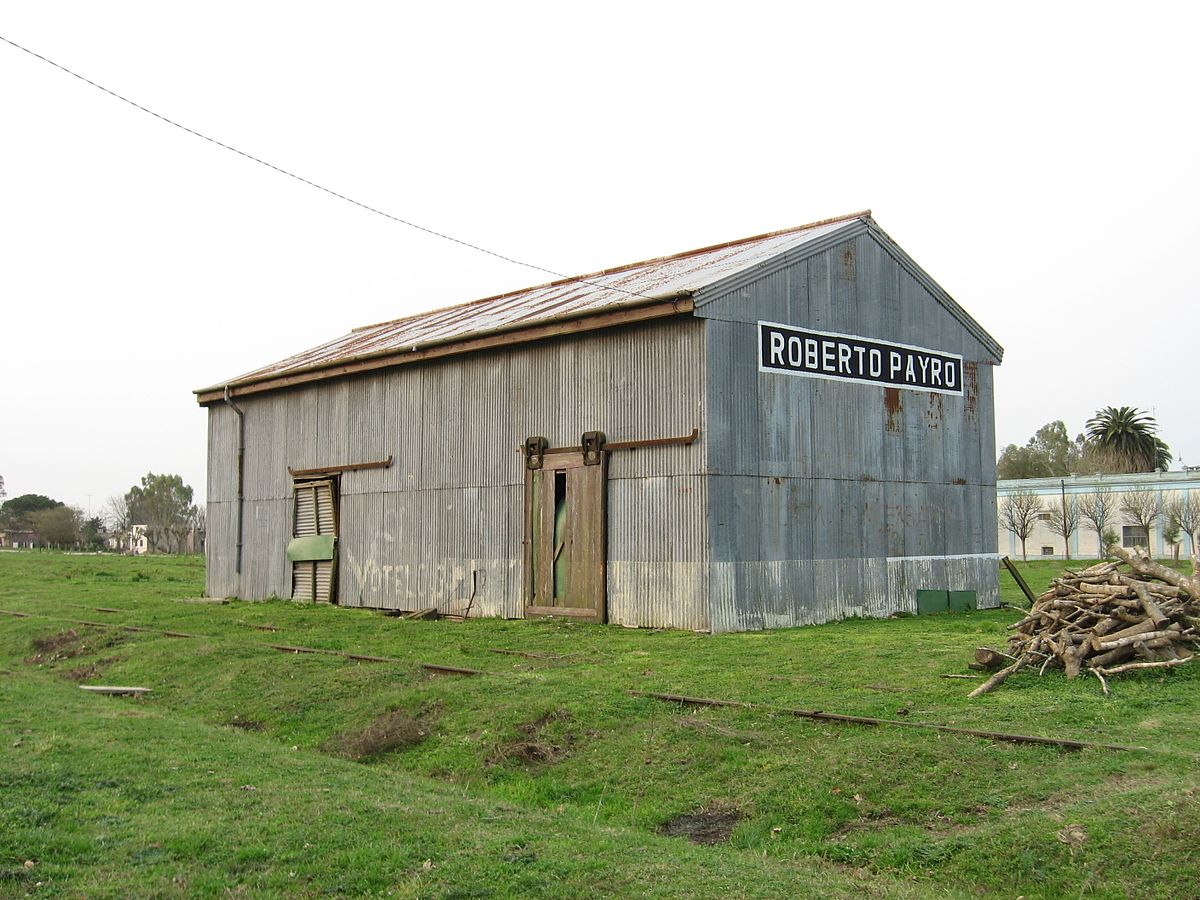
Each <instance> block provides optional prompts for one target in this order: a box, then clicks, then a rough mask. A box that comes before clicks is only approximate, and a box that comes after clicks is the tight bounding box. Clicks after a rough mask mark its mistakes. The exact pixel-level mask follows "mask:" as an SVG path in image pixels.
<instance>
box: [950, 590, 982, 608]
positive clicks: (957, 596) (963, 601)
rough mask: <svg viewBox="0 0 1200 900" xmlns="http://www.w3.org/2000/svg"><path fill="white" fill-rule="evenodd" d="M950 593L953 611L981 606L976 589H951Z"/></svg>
mask: <svg viewBox="0 0 1200 900" xmlns="http://www.w3.org/2000/svg"><path fill="white" fill-rule="evenodd" d="M949 593H950V611H951V612H966V611H967V610H968V609H978V608H979V602H978V600H977V598H976V594H975V591H950V592H949Z"/></svg>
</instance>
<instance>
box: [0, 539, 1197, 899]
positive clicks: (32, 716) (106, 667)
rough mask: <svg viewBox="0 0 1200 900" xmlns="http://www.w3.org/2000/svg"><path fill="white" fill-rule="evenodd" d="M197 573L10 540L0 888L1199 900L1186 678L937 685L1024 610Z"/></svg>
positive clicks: (0, 634) (0, 700) (4, 574)
mask: <svg viewBox="0 0 1200 900" xmlns="http://www.w3.org/2000/svg"><path fill="white" fill-rule="evenodd" d="M1061 565H1062V564H1061V563H1058V564H1055V563H1044V562H1035V563H1030V564H1028V565H1026V566H1024V567H1023V571H1024V572H1025V575H1026V578H1027V580H1028V581H1029V582H1030V583H1031V585H1032V586H1033V587H1034V588H1035V589H1040V588H1041V587H1043V586H1044V585H1045V584H1046V583H1047V582H1048V581H1049V579H1050V578H1051V577H1052V576H1053V575H1054V574H1055V573H1056V572H1057V571H1058V570H1059V567H1060V566H1061ZM1002 584H1003V586H1004V591H1005V595H1006V597H1007V598H1011V599H1013V600H1015V599H1016V598H1017V597H1018V596H1019V594H1018V592H1017V591H1016V588H1015V585H1013V584H1012V583H1011V581H1010V580H1009V579H1008V577H1007V575H1005V576H1003V578H1002ZM202 585H203V564H202V561H201V560H199V559H195V558H149V559H146V558H143V559H132V558H121V557H107V556H67V555H61V554H48V553H0V609H3V610H7V611H9V612H20V613H27V614H28V615H27V617H25V618H17V617H12V616H7V615H0V674H2V678H0V895H4V896H23V895H26V894H30V895H34V896H41V895H67V896H114V897H115V896H129V895H136V896H148V895H153V896H159V895H162V896H173V895H207V894H220V893H225V892H231V893H234V894H246V895H254V896H264V895H267V896H269V895H272V894H279V895H305V896H307V895H314V896H315V895H324V896H328V895H334V896H340V895H359V894H378V895H385V896H386V895H392V896H411V897H417V896H419V897H507V896H533V895H538V896H564V897H566V896H579V895H584V894H593V895H607V896H611V895H624V896H642V895H648V896H662V897H668V896H669V897H681V896H682V897H687V896H693V897H712V896H722V897H730V896H732V897H742V896H747V897H759V896H761V897H771V896H843V895H845V896H848V895H858V894H864V893H865V894H868V895H873V896H886V897H892V896H918V897H925V896H976V895H980V894H983V895H992V894H994V895H997V896H1004V897H1016V896H1018V895H1024V896H1026V897H1059V896H1072V897H1074V896H1098V897H1108V896H1111V897H1125V896H1138V897H1145V896H1159V897H1172V898H1174V897H1189V896H1197V895H1198V894H1200V888H1198V885H1200V854H1198V853H1197V852H1196V847H1197V845H1198V844H1200V695H1198V689H1200V665H1197V666H1196V667H1195V668H1193V667H1190V666H1185V667H1183V668H1182V669H1177V670H1170V671H1164V672H1159V673H1144V674H1134V675H1130V676H1124V677H1120V678H1115V679H1113V681H1112V683H1111V688H1112V691H1113V696H1111V697H1109V698H1105V697H1103V696H1102V695H1101V693H1100V690H1099V685H1098V683H1097V682H1096V681H1095V679H1085V678H1080V679H1077V680H1075V681H1070V682H1068V681H1066V680H1064V679H1063V677H1062V676H1061V674H1060V673H1053V674H1047V675H1046V676H1045V677H1043V678H1038V677H1037V675H1036V674H1033V673H1029V674H1025V673H1022V674H1020V675H1018V676H1015V677H1014V678H1013V679H1011V680H1010V681H1009V682H1008V683H1007V684H1006V685H1005V686H1003V687H1002V688H1001V689H1000V690H998V691H997V692H995V693H994V694H990V695H987V696H985V697H982V698H979V699H976V700H968V699H967V698H966V694H967V693H968V691H969V690H970V689H971V687H972V682H970V681H967V680H957V679H945V678H941V677H940V676H941V675H942V674H948V673H966V672H967V669H966V663H967V662H968V661H969V660H970V658H971V655H972V652H973V650H974V648H975V647H976V646H979V645H983V644H987V645H991V646H1002V645H1003V643H1004V640H1005V625H1006V624H1008V623H1010V622H1012V621H1014V620H1015V619H1016V618H1017V617H1018V616H1017V615H1016V614H1015V613H1014V612H1012V611H1004V610H999V611H988V612H977V613H965V614H958V615H942V616H930V617H921V618H917V617H910V618H900V619H895V620H890V621H850V622H843V623H838V624H834V625H825V626H820V627H814V628H803V629H793V630H786V631H771V632H761V633H754V634H738V635H716V636H713V635H696V634H691V633H683V632H670V631H661V632H659V631H648V630H640V631H635V630H628V629H622V628H615V627H601V626H589V625H578V624H573V623H558V622H530V623H526V622H504V621H496V620H481V621H470V622H467V623H463V624H454V623H447V622H423V621H403V620H398V619H393V618H387V617H384V616H381V615H378V614H375V613H371V612H366V611H360V610H343V609H336V608H329V607H315V606H301V605H297V604H292V603H290V602H285V601H273V602H265V603H238V602H233V603H230V604H228V605H223V606H221V605H201V604H191V603H185V602H181V600H182V599H183V598H189V597H196V596H198V595H199V594H200V593H201V590H202ZM98 608H99V609H98ZM104 610H114V611H104ZM72 620H75V621H72ZM79 620H86V621H90V622H105V623H111V624H118V623H119V624H127V625H137V626H143V627H147V628H152V629H161V630H170V631H178V632H185V633H187V634H190V635H194V636H193V637H169V636H166V635H163V634H161V633H157V632H154V631H137V632H135V631H126V630H119V629H114V628H111V627H108V628H105V627H99V626H94V625H84V624H80V622H79ZM252 626H271V627H273V628H275V629H277V630H276V631H266V630H263V629H262V628H261V627H252ZM270 643H278V644H288V645H302V646H307V647H317V648H324V649H330V650H344V651H353V652H356V653H361V654H369V655H375V656H381V657H387V658H388V659H389V660H392V661H389V662H361V661H360V662H356V661H352V660H348V659H346V658H344V657H341V656H335V655H318V654H292V653H281V652H279V651H276V650H272V649H270V648H269V647H268V646H267V645H268V644H270ZM496 649H502V650H515V651H520V652H522V653H524V654H528V655H524V656H521V655H513V654H500V653H495V652H492V651H493V650H496ZM421 662H428V663H438V664H445V665H451V666H461V667H469V668H473V669H479V670H483V671H485V672H486V673H487V674H485V675H482V676H478V677H459V676H447V675H442V676H439V675H434V674H432V673H430V672H428V671H426V670H425V669H423V668H421V667H420V665H419V663H421ZM80 682H83V683H87V684H125V685H130V684H132V685H143V686H146V687H149V688H152V689H153V693H152V694H150V695H148V696H146V697H144V698H132V697H108V696H97V695H90V694H87V693H85V692H83V691H81V690H79V688H78V687H77V684H78V683H80ZM631 689H632V690H648V691H667V692H674V693H683V694H690V695H700V696H708V697H720V698H728V699H736V700H749V701H757V702H761V703H763V704H771V705H776V706H790V707H804V708H807V709H823V710H826V711H829V712H842V713H851V714H856V715H866V716H877V717H880V718H888V719H901V720H904V721H922V722H935V723H940V724H947V725H958V726H964V727H970V728H980V729H987V730H995V731H1008V732H1020V733H1026V734H1041V735H1050V736H1056V737H1070V738H1080V739H1087V740H1097V741H1103V742H1110V743H1121V744H1132V745H1139V746H1144V747H1146V748H1147V749H1146V750H1144V751H1136V752H1114V751H1108V750H1093V749H1089V750H1082V751H1066V750H1061V749H1056V748H1053V747H1045V746H1029V745H1018V744H1008V743H998V742H994V741H989V740H984V739H980V738H973V737H966V736H962V735H955V734H947V733H938V732H933V731H923V730H918V729H911V728H890V727H874V728H873V727H866V726H857V725H837V724H832V723H828V722H818V721H812V720H805V719H798V718H794V717H790V716H786V715H781V714H778V713H772V712H770V711H767V710H747V709H730V708H680V707H678V706H675V705H672V704H666V703H662V702H660V701H655V700H651V699H645V698H639V697H634V696H631V695H630V693H629V691H630V690H631ZM680 831H682V832H685V833H688V832H690V833H692V834H693V836H696V837H703V836H705V835H708V837H709V838H710V839H712V840H714V841H715V843H713V844H711V845H702V844H697V843H693V842H691V841H689V840H687V839H686V838H685V837H682V836H670V833H671V832H680Z"/></svg>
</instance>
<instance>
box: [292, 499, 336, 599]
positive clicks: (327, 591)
mask: <svg viewBox="0 0 1200 900" xmlns="http://www.w3.org/2000/svg"><path fill="white" fill-rule="evenodd" d="M293 522H294V525H293V528H292V535H293V540H292V542H291V544H290V545H289V546H288V558H289V559H290V560H291V561H292V599H293V600H310V601H315V602H317V603H332V602H333V600H334V585H335V584H336V580H335V578H334V575H335V572H336V570H337V551H336V547H337V503H336V495H335V492H334V484H333V482H332V481H303V482H297V483H296V485H295V505H294V518H293ZM320 538H325V539H324V540H320Z"/></svg>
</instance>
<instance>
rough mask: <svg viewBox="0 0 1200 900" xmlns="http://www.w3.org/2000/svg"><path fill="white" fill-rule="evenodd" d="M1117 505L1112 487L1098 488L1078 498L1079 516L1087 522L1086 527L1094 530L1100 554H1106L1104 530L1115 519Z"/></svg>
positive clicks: (1106, 543) (1106, 544)
mask: <svg viewBox="0 0 1200 900" xmlns="http://www.w3.org/2000/svg"><path fill="white" fill-rule="evenodd" d="M1119 505H1120V504H1119V503H1118V501H1117V496H1116V494H1115V493H1113V490H1112V488H1099V489H1097V490H1095V491H1093V492H1092V493H1090V494H1084V495H1083V496H1081V497H1080V498H1079V517H1080V519H1082V520H1083V521H1084V522H1087V523H1088V528H1090V529H1091V530H1092V531H1094V532H1096V540H1097V541H1098V542H1099V544H1100V555H1101V556H1104V555H1106V552H1107V550H1108V542H1107V541H1106V540H1105V539H1104V532H1105V531H1107V530H1108V528H1109V526H1111V525H1112V524H1113V523H1114V522H1115V521H1116V519H1117V511H1118V507H1119Z"/></svg>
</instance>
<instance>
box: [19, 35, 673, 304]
mask: <svg viewBox="0 0 1200 900" xmlns="http://www.w3.org/2000/svg"><path fill="white" fill-rule="evenodd" d="M0 41H4V43H6V44H8V45H9V46H12V47H15V48H16V49H18V50H20V51H22V52H24V53H28V54H29V55H30V56H33V57H36V58H37V59H40V60H41V61H42V62H44V63H48V64H50V65H52V66H54V68H56V69H59V70H60V71H63V72H66V73H67V74H68V75H70V76H71V77H73V78H78V79H79V80H80V81H82V82H84V83H86V84H90V85H91V86H92V87H94V88H96V90H99V91H103V92H104V93H106V94H108V95H109V96H110V97H115V98H116V99H118V100H120V101H121V102H123V103H128V104H129V105H130V106H132V107H133V108H134V109H139V110H141V111H142V112H144V113H146V114H147V115H151V116H154V118H156V119H159V120H160V121H163V122H166V123H167V124H168V125H173V126H174V127H176V128H178V129H180V130H181V131H186V132H187V133H188V134H190V135H193V136H195V137H198V138H200V139H201V140H205V141H208V142H209V143H210V144H216V145H217V146H218V147H220V148H222V149H224V150H228V151H229V152H230V153H236V154H237V155H238V156H241V157H244V158H246V159H248V160H250V161H251V162H256V163H258V164H259V165H260V166H266V167H267V168H268V169H271V170H273V171H275V172H278V173H279V174H280V175H286V176H287V177H288V178H294V179H295V180H296V181H299V182H300V183H302V184H307V185H308V186H309V187H312V188H316V189H317V190H318V191H324V192H325V193H326V194H329V195H331V196H333V197H337V198H338V199H339V200H345V201H346V202H347V203H350V204H353V205H354V206H357V207H359V208H360V209H365V210H366V211H367V212H372V213H375V214H376V215H379V216H383V217H384V218H385V219H391V220H392V221H393V222H399V223H400V224H401V225H407V226H408V227H409V228H414V229H416V230H417V231H423V232H425V234H428V235H432V236H433V237H437V238H441V239H442V240H444V241H450V242H451V243H454V244H458V245H459V246H460V247H466V248H467V249H469V250H475V251H476V252H478V253H485V254H487V255H488V256H492V257H495V258H496V259H499V260H503V261H504V262H507V263H512V264H513V265H516V266H524V267H525V268H526V269H533V270H534V271H537V272H543V273H545V274H547V275H553V276H554V277H555V278H561V279H564V280H567V281H574V282H577V283H579V284H586V285H590V286H592V287H598V288H603V289H604V290H609V291H617V292H618V293H621V294H628V295H629V296H630V297H642V298H644V299H646V300H657V299H659V298H657V297H652V296H650V295H649V294H642V293H639V292H638V291H631V290H627V289H626V288H622V287H617V286H616V285H613V284H601V283H600V282H597V281H589V280H588V279H586V278H579V277H577V276H574V275H567V274H565V273H563V272H556V271H555V270H554V269H547V268H546V267H545V266H539V265H537V264H536V263H530V262H525V261H524V260H520V259H514V258H513V257H511V256H505V255H504V254H503V253H498V252H497V251H495V250H489V249H488V248H487V247H481V246H479V245H478V244H472V243H471V242H470V241H464V240H463V239H462V238H456V237H454V235H451V234H446V233H445V232H442V231H437V230H435V229H433V228H427V227H426V226H424V225H421V224H419V223H417V222H413V221H410V220H409V219H404V218H401V217H400V216H395V215H392V214H391V213H389V212H385V211H384V210H382V209H379V208H378V207H375V206H371V205H370V204H368V203H363V202H362V201H361V200H355V199H354V198H353V197H347V196H346V195H345V194H340V193H338V192H337V191H335V190H333V189H331V188H327V187H325V186H324V185H322V184H317V183H316V182H315V181H310V180H309V179H307V178H305V177H304V176H303V175H297V174H296V173H295V172H289V171H288V170H287V169H284V168H281V167H280V166H277V165H275V164H274V163H270V162H267V161H266V160H265V159H260V158H259V157H257V156H254V155H253V154H251V153H247V152H246V151H245V150H239V149H238V148H237V147H233V146H231V145H229V144H226V143H225V142H223V141H218V140H217V139H216V138H214V137H209V136H208V135H207V134H204V133H203V132H200V131H196V130H195V129H194V128H188V127H187V126H186V125H183V124H181V123H179V122H176V121H175V120H174V119H171V118H168V117H167V116H164V115H163V114H162V113H157V112H155V111H154V110H152V109H148V108H147V107H145V106H142V105H141V104H140V103H138V102H136V101H134V100H130V99H129V98H128V97H126V96H124V95H122V94H118V93H117V92H116V91H114V90H110V89H109V88H106V87H105V86H104V85H102V84H97V83H96V82H95V81H92V80H91V79H90V78H87V77H85V76H83V75H80V74H79V73H78V72H75V71H72V70H71V69H68V68H67V67H66V66H64V65H62V64H61V63H56V62H55V61H54V60H52V59H49V58H47V57H45V56H42V54H40V53H37V52H35V51H33V50H30V49H29V48H28V47H23V46H21V45H20V44H18V43H17V42H16V41H14V40H10V39H9V38H6V37H5V36H4V35H2V34H0Z"/></svg>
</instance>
